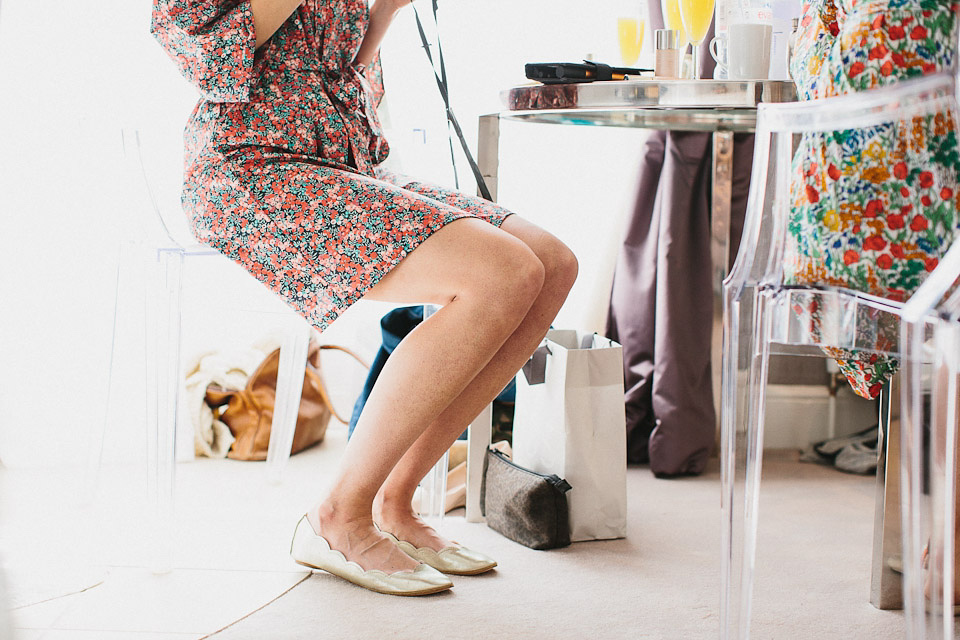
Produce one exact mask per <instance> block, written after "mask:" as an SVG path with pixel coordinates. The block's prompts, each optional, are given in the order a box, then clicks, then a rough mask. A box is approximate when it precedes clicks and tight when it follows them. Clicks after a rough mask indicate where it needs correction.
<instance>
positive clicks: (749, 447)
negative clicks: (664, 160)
mask: <svg viewBox="0 0 960 640" xmlns="http://www.w3.org/2000/svg"><path fill="white" fill-rule="evenodd" d="M767 304H770V303H769V302H767V301H765V300H764V299H763V298H762V297H761V296H759V295H757V294H756V293H755V292H753V291H749V292H745V294H743V295H741V296H740V297H739V298H738V299H734V298H733V297H732V295H731V293H730V292H729V291H725V293H724V354H723V370H722V372H721V376H722V382H721V389H722V391H721V394H722V403H723V407H722V412H721V415H722V420H721V508H722V513H723V524H722V532H721V544H722V546H723V555H722V557H721V580H722V585H721V603H720V637H721V638H723V639H724V640H729V639H734V638H739V639H745V638H748V637H749V635H750V609H751V598H752V595H753V566H754V558H755V556H756V537H757V516H758V504H759V495H760V475H761V467H762V456H763V423H764V405H765V387H766V380H767V369H768V362H769V342H768V340H769V321H768V319H767V317H768V315H769V313H768V312H767V310H766V309H765V307H766V305H767Z"/></svg>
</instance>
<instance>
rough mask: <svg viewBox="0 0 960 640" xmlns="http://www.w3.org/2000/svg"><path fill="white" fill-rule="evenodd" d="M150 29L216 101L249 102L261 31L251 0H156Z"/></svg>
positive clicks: (193, 81)
mask: <svg viewBox="0 0 960 640" xmlns="http://www.w3.org/2000/svg"><path fill="white" fill-rule="evenodd" d="M150 32H151V33H152V34H153V36H154V37H155V38H156V39H157V41H159V43H160V45H161V46H162V47H163V48H164V50H166V52H167V54H168V55H169V56H170V57H171V58H172V59H173V60H174V62H176V63H177V66H178V67H179V69H180V73H181V74H183V76H184V77H185V78H186V79H187V80H189V81H190V83H191V84H193V85H194V86H195V87H196V88H197V89H198V90H199V91H200V93H201V94H202V95H203V97H204V98H205V99H206V100H210V101H211V102H248V101H249V99H250V87H251V85H252V84H253V80H254V73H253V58H254V54H255V53H256V34H255V32H254V27H253V12H252V10H251V8H250V0H154V1H153V14H152V18H151V24H150Z"/></svg>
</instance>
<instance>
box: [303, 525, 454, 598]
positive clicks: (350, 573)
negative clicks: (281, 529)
mask: <svg viewBox="0 0 960 640" xmlns="http://www.w3.org/2000/svg"><path fill="white" fill-rule="evenodd" d="M290 556H291V557H292V558H293V559H294V560H295V561H296V562H297V564H302V565H303V566H305V567H310V568H311V569H321V570H323V571H326V572H327V573H332V574H333V575H335V576H339V577H341V578H343V579H344V580H347V581H348V582H352V583H353V584H355V585H358V586H361V587H363V588H365V589H369V590H370V591H376V592H377V593H386V594H388V595H392V596H424V595H427V594H430V593H437V592H439V591H445V590H447V589H449V588H450V587H452V586H453V583H452V582H450V579H449V578H447V577H446V576H445V575H443V574H442V573H440V572H439V571H437V570H436V569H434V568H432V567H430V566H428V565H427V564H421V565H420V566H419V567H417V568H416V569H414V570H409V569H407V570H404V571H397V572H395V573H386V572H384V571H380V570H379V569H370V570H369V571H366V570H364V569H363V567H361V566H360V565H359V564H357V563H356V562H351V561H349V560H347V559H346V558H345V557H344V555H343V554H342V553H340V552H339V551H337V550H336V549H331V548H330V543H328V542H327V540H326V538H324V537H323V536H320V535H317V533H316V532H315V531H314V530H313V527H312V526H311V525H310V522H309V521H307V516H306V515H304V516H303V517H302V518H300V522H298V523H297V529H296V531H294V533H293V540H292V541H291V542H290Z"/></svg>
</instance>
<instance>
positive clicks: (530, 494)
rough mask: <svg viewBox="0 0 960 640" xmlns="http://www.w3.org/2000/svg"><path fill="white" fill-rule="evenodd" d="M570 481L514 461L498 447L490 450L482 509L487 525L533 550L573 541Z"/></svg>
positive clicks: (485, 474)
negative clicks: (532, 469) (571, 532)
mask: <svg viewBox="0 0 960 640" xmlns="http://www.w3.org/2000/svg"><path fill="white" fill-rule="evenodd" d="M569 490H570V484H569V483H567V481H566V480H563V479H562V478H560V477H558V476H555V475H544V474H542V473H536V472H534V471H530V470H529V469H524V468H523V467H521V466H518V465H516V464H514V463H513V462H512V461H511V460H510V459H509V458H508V457H507V456H506V455H504V454H503V453H501V452H500V451H497V450H495V449H490V450H488V451H487V457H486V459H485V460H484V462H483V484H482V485H481V487H480V510H481V511H482V512H483V514H484V515H485V516H486V518H487V525H488V526H489V527H490V528H491V529H493V530H494V531H496V532H498V533H500V534H502V535H503V536H505V537H507V538H509V539H511V540H513V541H514V542H519V543H520V544H522V545H524V546H526V547H530V548H531V549H554V548H556V547H565V546H567V545H568V544H570V513H569V508H568V506H567V491H569Z"/></svg>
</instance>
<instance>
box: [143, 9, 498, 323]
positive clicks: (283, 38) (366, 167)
mask: <svg viewBox="0 0 960 640" xmlns="http://www.w3.org/2000/svg"><path fill="white" fill-rule="evenodd" d="M368 21H369V13H368V10H367V3H366V0H304V1H303V3H302V4H301V5H300V6H299V7H298V8H297V9H296V10H295V11H294V12H293V14H292V15H291V16H290V18H289V19H288V20H287V21H286V22H285V23H284V24H283V25H282V26H281V27H280V28H279V29H278V30H277V32H276V33H275V34H274V35H273V36H272V37H271V38H270V40H269V41H267V42H266V43H265V44H263V45H262V46H261V47H260V48H256V38H255V34H254V25H253V14H252V11H251V7H250V0H204V1H202V2H201V1H198V0H154V3H153V14H152V23H151V31H152V33H153V35H154V36H155V37H156V39H157V40H158V41H159V42H160V44H161V45H162V46H163V48H164V49H165V50H166V51H167V53H168V54H169V55H170V56H171V58H173V60H174V61H175V62H176V63H177V66H178V67H179V68H180V71H181V73H182V74H183V75H184V76H185V77H186V78H187V79H188V80H189V81H190V82H191V83H193V85H194V86H195V87H196V88H197V89H198V90H199V91H200V93H201V94H202V99H201V100H200V102H199V104H197V106H196V108H195V109H194V111H193V114H192V115H191V117H190V120H189V122H188V123H187V127H186V131H185V134H184V143H185V150H186V158H185V168H184V185H183V195H182V203H183V207H184V211H185V213H186V214H187V216H188V217H189V219H190V222H191V224H192V228H193V232H194V234H195V235H196V237H197V239H198V240H199V241H201V242H203V243H205V244H208V245H210V246H212V247H214V248H215V249H217V250H218V251H220V252H221V253H223V254H225V255H226V256H228V257H230V258H231V259H233V260H234V261H236V262H238V263H239V264H240V265H242V266H243V267H244V268H245V269H246V270H247V271H249V272H250V273H251V274H252V275H253V276H254V277H256V278H257V279H258V280H260V281H261V282H262V283H264V284H265V285H266V286H267V287H269V288H270V289H271V290H273V291H274V292H275V293H277V294H278V295H280V296H281V297H282V298H283V299H284V300H285V301H286V302H287V303H288V304H289V305H290V306H291V307H293V308H294V309H295V310H296V311H297V312H299V313H300V314H301V315H303V316H304V317H305V318H306V319H307V320H308V321H309V322H310V323H311V324H312V325H314V326H315V327H317V328H318V329H320V330H322V329H324V328H325V327H326V326H327V325H328V324H330V323H331V322H333V321H334V320H335V319H336V318H337V317H338V316H339V315H340V313H342V312H343V311H344V310H345V309H346V308H347V307H348V306H350V305H351V304H353V303H354V302H356V301H357V300H358V299H360V297H362V296H363V294H364V293H365V292H366V291H367V290H368V289H370V287H372V286H373V285H375V284H376V283H377V282H378V281H379V280H380V279H381V278H382V277H383V276H384V274H386V273H387V272H388V271H390V269H392V268H393V267H395V266H396V265H397V264H398V263H399V262H400V261H401V260H402V259H403V258H404V256H406V255H407V254H408V253H409V252H411V251H413V250H414V249H415V248H416V247H417V246H418V245H419V244H420V243H421V242H423V241H424V240H425V239H426V238H427V237H429V236H430V234H432V233H433V232H435V231H437V230H438V229H440V228H441V227H442V226H444V225H445V224H447V223H449V222H451V221H453V220H456V219H458V218H464V217H477V218H480V219H483V220H486V221H488V222H490V223H491V224H494V225H500V224H501V223H502V222H503V220H504V219H505V218H506V216H508V215H510V212H509V211H506V210H505V209H502V208H500V207H498V206H496V205H494V204H492V203H489V202H486V201H484V200H481V199H479V198H475V197H471V196H467V195H464V194H461V193H458V192H454V191H450V190H446V189H443V188H441V187H435V186H430V185H426V184H422V183H419V182H414V181H411V180H408V179H401V178H399V177H397V176H395V175H392V174H389V173H387V172H385V171H383V170H381V169H380V168H379V167H378V165H379V163H381V162H382V161H383V160H384V159H385V158H386V155H387V152H388V147H387V143H386V141H385V140H384V138H383V132H382V130H381V128H380V123H379V120H378V118H377V114H376V104H377V103H378V101H379V98H380V97H381V96H382V92H383V89H382V87H383V85H382V82H381V78H380V65H379V59H378V60H377V61H376V62H375V63H374V64H373V65H371V66H370V68H368V69H366V70H362V69H359V68H358V67H356V66H355V65H354V64H353V60H354V57H355V56H356V53H357V50H358V49H359V47H360V43H361V42H362V40H363V36H364V34H365V32H366V29H367V24H368Z"/></svg>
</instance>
